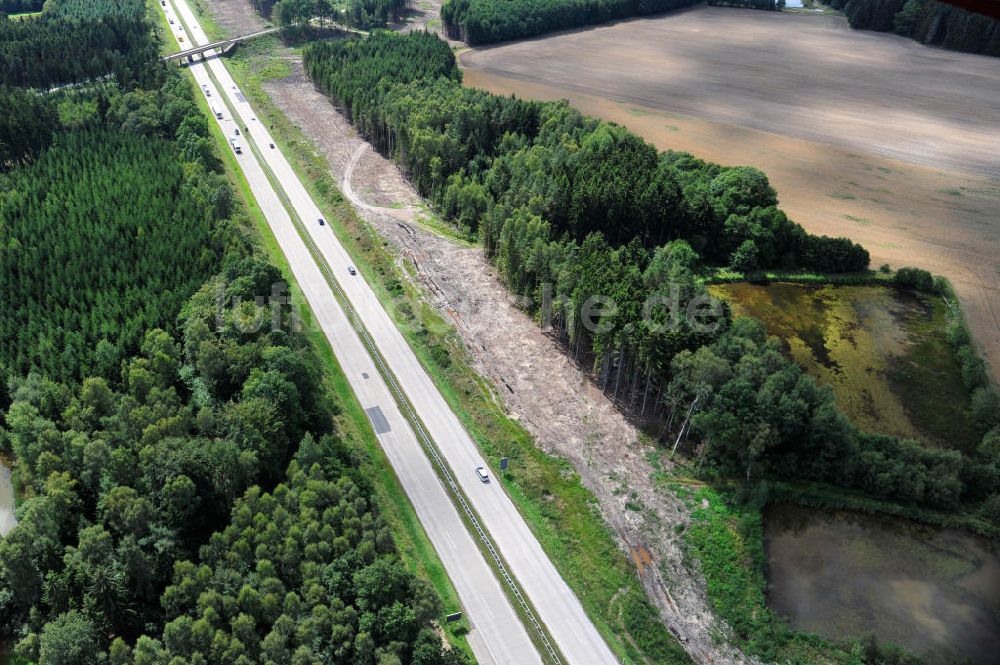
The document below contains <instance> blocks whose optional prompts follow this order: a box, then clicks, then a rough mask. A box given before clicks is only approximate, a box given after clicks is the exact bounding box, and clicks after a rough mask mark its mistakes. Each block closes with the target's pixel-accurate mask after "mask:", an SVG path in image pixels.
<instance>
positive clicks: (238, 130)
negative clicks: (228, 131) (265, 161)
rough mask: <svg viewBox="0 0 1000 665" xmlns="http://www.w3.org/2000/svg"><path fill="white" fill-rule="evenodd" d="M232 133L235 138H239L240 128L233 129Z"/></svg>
mask: <svg viewBox="0 0 1000 665" xmlns="http://www.w3.org/2000/svg"><path fill="white" fill-rule="evenodd" d="M233 133H234V134H236V136H239V135H240V128H239V127H236V128H234V129H233Z"/></svg>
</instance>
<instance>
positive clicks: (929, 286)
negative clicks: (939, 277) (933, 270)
mask: <svg viewBox="0 0 1000 665" xmlns="http://www.w3.org/2000/svg"><path fill="white" fill-rule="evenodd" d="M892 281H893V283H894V284H896V285H898V286H904V287H908V288H911V289H916V290H917V291H923V292H925V293H931V292H933V291H934V276H933V275H931V274H930V273H929V272H927V271H926V270H923V269H922V268H910V267H907V268H900V269H899V270H897V271H896V275H895V276H894V277H893V279H892Z"/></svg>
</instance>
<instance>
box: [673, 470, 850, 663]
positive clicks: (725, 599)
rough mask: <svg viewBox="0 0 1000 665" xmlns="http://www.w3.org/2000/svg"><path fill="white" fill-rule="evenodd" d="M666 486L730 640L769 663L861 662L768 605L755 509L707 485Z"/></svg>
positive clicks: (759, 522) (760, 528) (758, 517)
mask: <svg viewBox="0 0 1000 665" xmlns="http://www.w3.org/2000/svg"><path fill="white" fill-rule="evenodd" d="M671 488H672V489H673V490H674V491H675V492H676V493H677V495H678V496H679V497H680V498H681V499H682V500H684V501H685V502H686V503H687V505H688V507H689V508H690V509H691V524H690V526H689V527H688V531H687V533H686V534H685V536H684V542H685V546H686V547H687V549H688V552H687V553H688V555H689V556H690V557H691V558H693V559H696V560H697V562H698V567H699V568H700V571H701V573H702V574H703V575H704V577H705V582H706V585H707V588H708V599H709V602H710V603H711V604H712V607H713V608H714V610H715V611H716V613H717V614H718V616H719V617H720V618H722V619H723V620H725V621H726V623H727V624H728V625H729V626H730V627H731V628H732V633H733V634H732V635H730V636H728V637H729V639H730V640H732V641H733V642H734V643H735V644H737V645H739V646H740V647H742V648H743V649H745V650H746V651H748V652H749V653H751V654H753V655H755V656H758V657H760V658H763V659H765V660H767V661H769V662H783V663H784V662H787V663H837V664H838V665H841V664H842V665H858V664H859V663H860V662H861V661H860V659H859V658H858V657H857V654H856V652H855V651H854V649H853V645H847V646H846V647H842V646H839V645H836V644H833V643H831V642H828V641H826V640H823V639H822V638H820V637H817V636H815V635H810V634H806V633H800V632H796V631H794V630H792V629H791V628H790V627H789V626H788V625H787V624H786V623H785V622H784V621H783V620H782V619H781V618H780V617H778V616H776V615H775V614H774V613H773V612H771V610H770V609H769V608H768V607H767V602H766V599H765V596H764V589H765V586H766V582H765V579H764V537H763V531H764V530H763V523H762V519H761V511H760V510H759V509H758V508H755V507H753V506H752V505H750V504H737V503H735V502H732V501H731V499H730V498H728V497H727V496H726V495H725V494H723V493H720V492H719V491H717V490H716V489H713V488H711V487H705V486H700V487H689V486H687V485H684V484H681V483H676V482H675V483H671Z"/></svg>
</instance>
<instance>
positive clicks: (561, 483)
mask: <svg viewBox="0 0 1000 665" xmlns="http://www.w3.org/2000/svg"><path fill="white" fill-rule="evenodd" d="M268 49H270V50H268ZM278 49H281V50H278ZM287 57H288V51H287V50H286V49H284V48H283V47H281V46H280V43H279V42H278V40H277V39H276V38H273V37H266V38H264V39H262V40H258V41H257V42H255V44H254V49H253V51H252V53H251V52H249V51H241V52H238V53H237V54H236V56H235V57H234V58H232V59H231V60H230V63H229V64H230V65H231V66H230V67H229V70H230V73H231V74H232V75H233V77H234V78H235V79H236V80H237V83H238V84H239V86H240V89H241V90H242V91H243V93H244V94H245V95H246V96H247V98H248V99H249V100H250V101H251V103H252V104H253V106H254V108H255V110H256V111H257V112H258V113H257V118H258V120H264V121H266V122H267V123H268V125H269V126H270V128H271V133H272V135H273V136H274V139H275V142H276V144H277V145H278V146H279V147H280V148H281V149H282V152H283V153H284V154H285V156H286V157H287V158H288V159H289V162H290V163H291V165H292V168H293V169H294V170H295V172H296V173H297V174H298V176H299V178H300V179H301V180H302V182H303V183H304V184H305V186H306V188H307V190H308V191H309V193H310V194H311V195H312V197H313V199H314V200H315V201H316V202H317V203H318V204H319V206H320V208H321V210H322V211H323V213H324V216H325V218H326V219H327V221H328V222H329V223H330V225H331V228H332V229H333V230H334V232H335V233H336V234H337V237H338V238H339V239H340V241H341V243H342V244H343V246H344V247H345V248H346V249H347V251H348V253H349V254H350V255H351V256H352V259H353V261H354V265H355V266H356V267H357V268H358V270H359V271H360V272H361V273H362V274H363V275H364V276H365V277H366V279H367V280H368V283H369V284H370V285H371V286H372V288H373V289H374V290H375V292H376V294H377V295H378V297H379V299H380V300H381V301H382V304H383V306H385V307H386V309H387V311H389V313H390V314H391V316H392V317H393V318H394V320H395V321H396V323H397V325H398V326H399V328H400V331H401V332H402V333H403V335H404V337H405V338H406V340H407V342H408V343H409V345H410V347H411V348H412V349H413V351H414V352H415V353H416V355H417V357H418V359H419V360H420V362H421V364H422V365H423V366H424V368H425V369H426V370H427V371H428V373H429V374H430V376H431V378H432V379H433V380H434V382H435V384H436V385H437V387H438V389H439V390H441V392H442V394H443V395H444V397H445V400H446V401H447V402H448V404H449V406H450V407H451V408H452V409H453V410H454V411H455V413H456V414H457V415H458V416H459V418H460V420H461V421H462V424H463V425H464V426H465V428H466V430H467V431H468V432H469V433H470V434H471V435H472V438H473V439H474V440H475V441H476V443H477V445H479V447H480V451H481V452H482V453H483V455H484V456H485V457H486V459H487V460H488V461H489V463H490V465H491V466H492V467H493V468H497V464H498V462H499V459H500V458H501V457H508V458H510V460H511V463H512V468H511V471H509V472H508V473H505V474H496V477H497V479H498V480H500V481H501V482H503V483H504V486H505V488H506V489H507V491H508V493H509V495H510V497H511V498H512V499H513V501H514V503H515V505H516V506H517V508H518V511H519V512H520V513H521V515H522V517H523V518H524V519H525V520H526V521H527V523H528V525H529V527H530V528H531V530H532V532H533V533H534V534H535V536H536V538H538V540H539V542H540V543H541V545H542V548H543V549H544V551H545V553H546V555H547V556H548V557H549V558H550V559H551V560H552V562H553V564H555V566H556V568H557V570H558V571H559V573H560V574H561V575H562V577H563V579H565V580H566V582H567V583H568V584H569V585H570V588H571V589H572V590H573V592H574V593H575V594H576V596H577V598H579V599H580V601H581V603H582V604H583V606H584V609H585V610H586V612H587V615H588V616H589V617H590V619H591V621H593V622H594V624H595V626H596V627H597V629H598V631H599V632H600V633H601V635H602V637H604V639H605V640H606V641H607V643H608V644H609V646H610V647H611V648H612V651H613V652H614V653H615V655H616V656H617V657H618V659H619V660H620V661H621V662H622V663H650V662H655V663H689V662H690V659H689V658H688V657H687V656H686V654H685V653H684V652H683V649H682V648H681V647H680V645H679V644H678V643H677V641H676V640H675V639H674V638H673V636H672V635H671V634H670V633H669V631H668V630H667V628H666V626H665V625H664V624H663V623H662V621H661V620H660V617H659V613H658V611H657V610H656V608H655V607H653V606H652V605H651V604H650V602H649V601H648V599H647V598H646V595H645V592H644V590H643V588H642V585H641V582H640V581H639V578H638V577H637V575H636V569H635V567H634V565H633V564H632V563H631V562H630V561H629V559H628V558H627V557H626V555H625V553H624V552H623V551H622V550H621V549H620V548H619V547H618V545H617V544H616V540H615V536H614V534H613V532H612V531H611V529H610V528H609V527H608V525H607V524H606V523H605V522H604V520H603V518H602V516H601V515H600V511H599V510H598V507H597V503H596V499H595V498H594V496H593V494H592V493H591V492H590V491H589V490H587V489H586V488H585V487H584V486H583V485H582V483H581V480H580V477H579V476H578V475H577V473H576V472H575V471H574V469H573V468H572V466H571V465H570V464H569V463H568V462H567V461H566V460H563V459H560V458H556V457H552V456H549V455H548V454H546V453H545V452H544V451H542V450H541V449H540V448H539V447H538V444H537V443H536V442H535V440H534V438H533V437H532V436H531V434H530V433H529V432H527V431H526V430H525V429H524V427H522V426H521V425H520V424H519V423H517V422H516V421H514V420H512V419H511V418H510V417H508V416H507V414H506V412H505V410H504V406H503V403H502V400H501V399H500V398H499V397H498V396H497V394H496V392H495V391H494V390H493V387H492V384H490V382H489V381H487V380H486V379H484V378H483V377H482V376H480V375H479V374H478V373H477V372H476V371H475V369H474V368H473V366H472V361H471V358H470V357H469V356H468V354H467V352H466V350H465V348H464V346H463V344H462V342H461V340H460V339H459V337H458V334H457V333H456V331H455V329H454V327H453V326H451V324H450V323H448V322H446V321H445V320H444V319H443V318H442V317H441V316H440V315H439V314H438V312H437V311H436V310H434V308H433V307H432V306H431V305H430V304H428V302H427V301H426V300H425V299H424V298H423V296H422V294H421V292H420V291H419V287H418V286H417V285H416V283H415V282H416V280H410V279H408V278H407V276H406V275H404V274H403V273H404V271H405V270H409V269H410V265H409V264H408V263H406V262H402V261H397V260H396V257H395V255H394V254H393V253H392V251H391V250H390V249H389V248H388V247H387V244H388V243H387V241H386V240H385V239H383V238H382V237H381V236H380V235H379V234H378V232H377V231H376V230H375V229H374V228H373V227H372V226H371V225H370V224H368V223H367V222H365V221H364V220H362V219H361V218H359V217H358V215H357V214H356V213H355V211H354V209H353V208H352V207H351V206H350V205H349V204H348V203H347V202H346V201H345V200H344V199H343V197H342V195H341V193H340V190H339V185H338V183H337V182H336V181H335V179H334V177H333V176H332V174H331V172H330V169H329V165H328V164H327V162H326V160H325V158H324V157H323V156H322V154H321V153H320V152H319V151H318V150H317V149H316V147H315V146H314V145H313V143H312V142H311V140H310V139H309V138H308V137H307V136H306V135H305V134H304V133H303V132H302V130H301V129H299V128H298V127H297V126H295V125H293V124H292V122H290V121H289V119H288V118H287V117H286V116H285V115H284V114H283V113H282V112H281V111H280V109H278V108H277V107H276V105H275V103H274V102H273V101H272V100H271V98H270V97H269V96H268V94H267V92H265V91H264V89H263V85H262V84H263V81H264V80H268V79H270V78H275V77H274V76H272V75H271V74H270V73H271V72H274V71H277V70H279V69H282V68H287ZM276 63H282V64H283V65H284V67H278V66H276ZM442 223H443V222H442ZM453 233H454V232H453ZM448 235H450V234H448ZM411 273H412V270H411ZM410 276H413V275H412V274H411V275H410Z"/></svg>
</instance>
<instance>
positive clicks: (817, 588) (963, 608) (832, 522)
mask: <svg viewBox="0 0 1000 665" xmlns="http://www.w3.org/2000/svg"><path fill="white" fill-rule="evenodd" d="M765 547H766V550H767V559H768V604H769V605H770V606H771V608H772V609H774V610H775V611H776V612H777V613H778V614H780V615H782V616H784V617H786V618H787V619H788V620H789V621H790V623H791V624H792V626H794V627H795V628H797V629H799V630H803V631H807V632H813V633H817V634H819V635H822V636H824V637H829V638H857V637H861V636H863V635H865V634H871V633H874V634H875V636H876V637H877V638H878V640H879V641H880V642H893V643H895V644H899V645H902V646H904V647H906V648H908V649H910V650H911V651H913V652H914V653H917V654H918V655H922V656H924V657H925V658H927V659H928V660H929V661H930V662H932V663H944V662H946V661H947V660H948V659H949V658H953V657H959V658H961V657H964V658H968V659H970V660H972V661H973V662H974V663H977V664H978V665H1000V557H998V554H997V551H996V548H995V547H993V546H991V545H990V543H989V542H987V541H986V540H984V539H981V538H978V537H975V536H972V535H969V534H965V533H962V532H958V531H954V530H948V529H931V528H929V527H924V526H921V525H917V524H914V523H911V522H908V521H905V520H896V519H891V518H887V517H871V516H866V515H861V514H858V513H852V512H848V511H836V512H831V513H824V512H821V511H818V510H815V509H811V508H803V507H800V506H794V505H790V504H775V505H772V506H769V507H768V509H767V510H766V512H765Z"/></svg>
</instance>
